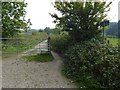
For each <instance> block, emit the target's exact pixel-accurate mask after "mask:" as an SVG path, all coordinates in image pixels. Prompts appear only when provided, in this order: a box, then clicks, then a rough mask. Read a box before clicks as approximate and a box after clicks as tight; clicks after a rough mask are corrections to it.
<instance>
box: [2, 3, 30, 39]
mask: <svg viewBox="0 0 120 90" xmlns="http://www.w3.org/2000/svg"><path fill="white" fill-rule="evenodd" d="M26 6H27V4H26V3H25V2H2V24H3V25H2V37H3V38H8V37H13V36H16V35H17V34H18V33H20V32H21V31H20V29H23V30H26V31H27V30H28V28H29V25H31V22H30V20H29V21H26V20H25V14H26V11H25V7H26Z"/></svg>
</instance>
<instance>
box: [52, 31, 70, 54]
mask: <svg viewBox="0 0 120 90" xmlns="http://www.w3.org/2000/svg"><path fill="white" fill-rule="evenodd" d="M70 41H71V40H70V37H69V36H68V35H67V34H65V33H63V34H57V35H52V36H51V46H52V50H53V51H55V52H58V53H63V52H65V51H66V50H67V48H68V47H69V46H70V45H71V44H72V42H70Z"/></svg>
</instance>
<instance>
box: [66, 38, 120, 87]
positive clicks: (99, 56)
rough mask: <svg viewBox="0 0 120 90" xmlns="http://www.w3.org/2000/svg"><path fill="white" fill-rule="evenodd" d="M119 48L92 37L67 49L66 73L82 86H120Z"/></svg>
mask: <svg viewBox="0 0 120 90" xmlns="http://www.w3.org/2000/svg"><path fill="white" fill-rule="evenodd" d="M116 53H118V52H117V50H115V49H114V50H113V49H112V48H111V47H109V46H108V45H105V44H102V43H100V42H99V41H97V40H95V39H92V40H90V41H83V42H81V43H79V44H77V45H74V46H72V47H71V48H69V49H68V50H67V51H66V54H65V61H64V63H65V65H64V73H65V75H67V77H69V78H72V79H73V80H75V82H77V83H78V84H79V86H80V87H81V88H82V87H84V88H98V87H101V88H102V87H107V88H119V87H120V62H119V60H118V59H119V58H118V55H117V54H116Z"/></svg>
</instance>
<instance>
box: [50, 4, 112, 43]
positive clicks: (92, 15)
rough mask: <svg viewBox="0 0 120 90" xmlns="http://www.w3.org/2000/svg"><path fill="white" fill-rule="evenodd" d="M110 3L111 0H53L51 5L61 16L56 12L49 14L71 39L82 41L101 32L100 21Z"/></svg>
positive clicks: (108, 8)
mask: <svg viewBox="0 0 120 90" xmlns="http://www.w3.org/2000/svg"><path fill="white" fill-rule="evenodd" d="M110 4H111V2H110V3H109V4H106V2H55V3H53V5H54V7H55V8H56V9H57V10H58V11H60V12H61V14H62V16H61V17H60V16H58V15H57V14H56V13H55V14H51V16H52V17H53V18H55V21H54V22H55V23H57V25H59V26H60V27H61V28H62V30H65V31H67V32H68V33H69V35H70V36H71V37H72V38H73V40H75V41H77V42H79V41H84V40H88V39H91V38H93V37H96V36H97V35H99V34H100V33H101V32H102V30H101V28H100V23H101V22H102V21H103V20H104V19H105V18H106V16H107V15H106V12H107V11H109V10H110V7H109V6H110Z"/></svg>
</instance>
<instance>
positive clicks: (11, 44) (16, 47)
mask: <svg viewBox="0 0 120 90" xmlns="http://www.w3.org/2000/svg"><path fill="white" fill-rule="evenodd" d="M19 38H20V39H19V40H15V39H14V40H12V39H10V40H7V41H3V42H2V44H4V45H3V46H2V53H3V55H5V54H8V53H10V54H12V53H13V54H15V53H20V52H23V51H25V50H28V49H30V48H33V47H34V46H35V45H37V44H38V43H40V42H41V41H43V40H46V39H47V34H46V33H44V32H37V33H35V34H34V35H31V34H20V35H19ZM6 45H8V46H6Z"/></svg>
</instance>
